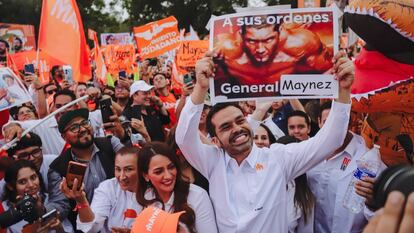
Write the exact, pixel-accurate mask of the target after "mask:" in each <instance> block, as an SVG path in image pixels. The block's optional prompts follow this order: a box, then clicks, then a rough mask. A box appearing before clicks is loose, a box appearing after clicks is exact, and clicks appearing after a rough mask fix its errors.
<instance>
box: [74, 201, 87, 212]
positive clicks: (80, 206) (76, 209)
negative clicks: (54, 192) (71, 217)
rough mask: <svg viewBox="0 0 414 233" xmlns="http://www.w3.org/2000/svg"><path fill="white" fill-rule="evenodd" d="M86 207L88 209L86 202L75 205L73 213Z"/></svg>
mask: <svg viewBox="0 0 414 233" xmlns="http://www.w3.org/2000/svg"><path fill="white" fill-rule="evenodd" d="M86 207H89V204H88V202H85V203H82V204H79V203H78V204H76V206H75V209H73V211H78V210H80V209H82V208H86Z"/></svg>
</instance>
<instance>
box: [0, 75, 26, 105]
mask: <svg viewBox="0 0 414 233" xmlns="http://www.w3.org/2000/svg"><path fill="white" fill-rule="evenodd" d="M29 101H31V98H30V95H29V93H28V92H27V90H26V88H25V87H24V86H23V84H22V83H21V81H20V79H19V78H18V77H17V76H16V75H15V74H14V73H13V71H12V70H11V69H9V68H0V111H3V110H4V109H9V108H11V107H14V106H17V105H21V104H23V103H26V102H29Z"/></svg>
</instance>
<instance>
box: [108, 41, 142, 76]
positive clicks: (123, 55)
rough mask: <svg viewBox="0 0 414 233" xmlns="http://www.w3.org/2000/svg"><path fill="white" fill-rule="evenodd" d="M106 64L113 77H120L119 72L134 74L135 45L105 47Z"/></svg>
mask: <svg viewBox="0 0 414 233" xmlns="http://www.w3.org/2000/svg"><path fill="white" fill-rule="evenodd" d="M104 48H105V49H104V50H105V52H104V56H105V64H106V67H107V68H108V72H109V73H110V74H111V75H115V76H118V73H119V71H126V72H127V73H128V74H132V73H133V72H134V69H133V66H134V63H135V48H134V46H133V45H106V46H104Z"/></svg>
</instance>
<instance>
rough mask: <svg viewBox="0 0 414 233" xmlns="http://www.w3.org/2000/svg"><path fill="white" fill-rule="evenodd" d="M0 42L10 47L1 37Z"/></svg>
mask: <svg viewBox="0 0 414 233" xmlns="http://www.w3.org/2000/svg"><path fill="white" fill-rule="evenodd" d="M0 43H4V44H5V45H6V48H9V47H10V46H9V42H7V41H5V40H3V39H0Z"/></svg>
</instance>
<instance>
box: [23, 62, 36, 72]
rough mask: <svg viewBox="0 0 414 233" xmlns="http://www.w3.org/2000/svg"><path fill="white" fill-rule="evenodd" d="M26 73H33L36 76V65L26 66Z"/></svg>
mask: <svg viewBox="0 0 414 233" xmlns="http://www.w3.org/2000/svg"><path fill="white" fill-rule="evenodd" d="M24 72H25V73H32V74H34V73H35V68H34V65H33V64H26V65H24Z"/></svg>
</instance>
